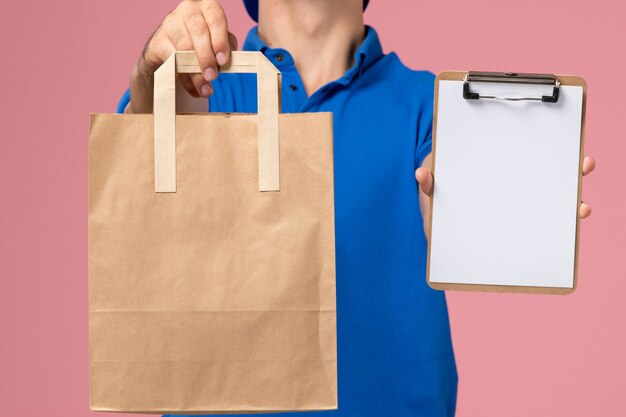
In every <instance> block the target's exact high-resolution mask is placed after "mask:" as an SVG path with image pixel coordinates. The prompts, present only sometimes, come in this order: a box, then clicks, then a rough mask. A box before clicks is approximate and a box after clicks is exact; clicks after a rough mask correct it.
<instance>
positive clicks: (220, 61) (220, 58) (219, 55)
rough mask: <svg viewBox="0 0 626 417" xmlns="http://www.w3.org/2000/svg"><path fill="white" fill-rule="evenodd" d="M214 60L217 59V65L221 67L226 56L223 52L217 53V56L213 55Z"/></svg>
mask: <svg viewBox="0 0 626 417" xmlns="http://www.w3.org/2000/svg"><path fill="white" fill-rule="evenodd" d="M215 58H216V59H217V65H219V66H222V65H226V61H227V59H226V54H225V53H223V52H218V53H217V55H215Z"/></svg>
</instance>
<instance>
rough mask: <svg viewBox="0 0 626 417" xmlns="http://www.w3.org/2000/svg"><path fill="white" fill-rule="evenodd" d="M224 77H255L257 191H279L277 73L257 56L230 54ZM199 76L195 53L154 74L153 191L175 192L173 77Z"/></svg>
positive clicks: (175, 59) (185, 53) (171, 61)
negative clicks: (240, 74)
mask: <svg viewBox="0 0 626 417" xmlns="http://www.w3.org/2000/svg"><path fill="white" fill-rule="evenodd" d="M219 71H220V72H226V73H256V74H257V93H258V94H257V95H258V154H259V191H279V190H280V161H279V138H278V114H279V113H280V82H281V74H280V71H278V69H276V67H275V66H274V65H273V64H272V63H271V62H270V61H269V60H268V59H267V58H265V56H264V55H263V54H262V53H261V52H241V51H233V52H232V53H231V58H230V63H228V64H227V65H225V66H223V67H220V68H219ZM177 72H179V73H193V74H195V73H201V69H200V66H199V65H198V59H197V57H196V54H195V52H192V51H179V52H175V53H174V54H172V56H170V57H169V58H168V59H167V60H166V61H165V62H164V63H163V64H162V65H161V67H159V69H157V70H156V72H155V73H154V189H155V191H156V192H157V193H173V192H176V73H177Z"/></svg>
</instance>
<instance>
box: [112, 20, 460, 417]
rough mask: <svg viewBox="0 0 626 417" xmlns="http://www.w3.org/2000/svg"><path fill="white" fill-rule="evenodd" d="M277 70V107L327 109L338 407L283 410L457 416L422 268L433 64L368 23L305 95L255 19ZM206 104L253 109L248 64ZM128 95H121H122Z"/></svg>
mask: <svg viewBox="0 0 626 417" xmlns="http://www.w3.org/2000/svg"><path fill="white" fill-rule="evenodd" d="M243 49H244V50H248V51H261V52H263V53H264V54H265V56H266V57H267V58H268V59H270V60H271V61H272V63H274V65H275V66H276V67H277V68H278V69H279V70H280V71H281V72H282V75H283V92H282V108H283V112H285V113H289V112H319V111H330V112H333V113H334V115H333V120H334V151H335V229H336V251H337V252H336V259H337V337H338V340H337V349H338V352H337V355H338V384H339V409H338V410H337V411H324V412H319V413H318V412H314V413H306V414H302V413H293V414H291V413H289V414H288V415H290V416H294V417H295V416H297V417H303V416H311V417H314V416H323V417H334V416H336V417H374V416H375V417H404V416H407V417H408V416H433V417H439V416H452V415H453V414H454V410H455V404H456V391H457V374H456V366H455V362H454V355H453V351H452V343H451V339H450V328H449V323H448V313H447V308H446V301H445V296H444V293H443V292H439V291H435V290H432V289H430V288H429V287H428V285H427V284H426V280H425V269H426V248H427V246H426V239H425V237H424V231H423V226H422V216H421V212H420V207H419V197H418V185H417V182H416V181H415V176H414V171H415V169H416V168H417V167H419V165H420V164H421V162H422V160H423V158H424V157H425V156H426V155H428V154H429V153H430V151H431V128H432V116H433V89H434V76H433V74H432V73H430V72H427V71H413V70H411V69H409V68H407V67H405V66H404V65H403V64H402V62H401V61H400V60H399V59H398V57H397V55H396V54H394V53H390V54H387V55H385V54H383V51H382V47H381V44H380V41H379V39H378V35H377V34H376V31H375V30H374V29H372V28H371V27H367V33H366V36H365V40H364V41H363V43H362V45H361V46H360V47H359V49H358V50H357V51H356V54H355V63H354V66H353V67H352V68H351V69H350V70H349V71H348V72H347V73H346V74H345V75H344V76H343V77H341V78H340V79H338V80H336V81H333V82H331V83H329V84H327V85H325V86H323V87H322V88H320V89H319V90H318V91H316V92H314V93H313V94H311V96H310V97H307V95H306V92H305V90H304V86H303V84H302V80H301V78H300V75H299V74H298V72H297V70H296V67H295V65H294V61H293V58H292V57H291V55H290V54H289V52H287V51H286V50H284V49H272V48H269V47H268V46H267V45H266V44H265V43H264V42H263V41H262V40H261V39H260V38H259V36H258V32H257V29H256V28H253V29H252V30H251V31H250V33H249V34H248V37H247V39H246V41H245V43H244V46H243ZM213 86H214V88H215V93H214V94H213V96H211V98H210V99H209V109H210V111H215V112H256V110H257V102H256V77H255V75H254V74H221V75H220V76H219V77H218V78H217V79H216V80H215V81H214V82H213ZM127 101H128V98H127V97H126V99H123V100H122V102H121V103H120V106H121V107H122V108H123V107H125V104H126V102H127Z"/></svg>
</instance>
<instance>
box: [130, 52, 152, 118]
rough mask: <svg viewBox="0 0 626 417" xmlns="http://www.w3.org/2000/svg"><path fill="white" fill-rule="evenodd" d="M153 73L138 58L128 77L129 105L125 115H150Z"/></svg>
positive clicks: (142, 60)
mask: <svg viewBox="0 0 626 417" xmlns="http://www.w3.org/2000/svg"><path fill="white" fill-rule="evenodd" d="M153 96H154V71H153V70H151V69H149V68H147V66H146V64H145V62H144V59H143V58H139V60H138V61H137V63H136V64H135V66H134V68H133V71H132V73H131V76H130V103H129V104H128V106H127V107H126V113H152V106H153Z"/></svg>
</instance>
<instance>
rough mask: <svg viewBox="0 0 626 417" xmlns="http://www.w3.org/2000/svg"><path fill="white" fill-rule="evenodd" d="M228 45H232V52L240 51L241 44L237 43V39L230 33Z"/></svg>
mask: <svg viewBox="0 0 626 417" xmlns="http://www.w3.org/2000/svg"><path fill="white" fill-rule="evenodd" d="M228 43H229V44H230V50H231V51H236V50H237V49H239V42H238V41H237V37H236V36H235V35H233V34H232V33H230V32H228Z"/></svg>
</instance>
